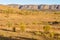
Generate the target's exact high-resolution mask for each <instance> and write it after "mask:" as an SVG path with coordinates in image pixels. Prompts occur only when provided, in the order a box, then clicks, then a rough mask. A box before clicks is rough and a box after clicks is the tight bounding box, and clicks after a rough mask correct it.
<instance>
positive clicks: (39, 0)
mask: <svg viewBox="0 0 60 40" xmlns="http://www.w3.org/2000/svg"><path fill="white" fill-rule="evenodd" d="M0 4H4V5H7V4H21V5H30V4H34V5H40V4H47V5H54V4H57V5H60V0H0Z"/></svg>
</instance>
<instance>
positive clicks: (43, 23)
mask: <svg viewBox="0 0 60 40" xmlns="http://www.w3.org/2000/svg"><path fill="white" fill-rule="evenodd" d="M0 40H60V11H57V10H56V11H55V10H54V11H52V10H21V9H18V8H13V7H9V6H0Z"/></svg>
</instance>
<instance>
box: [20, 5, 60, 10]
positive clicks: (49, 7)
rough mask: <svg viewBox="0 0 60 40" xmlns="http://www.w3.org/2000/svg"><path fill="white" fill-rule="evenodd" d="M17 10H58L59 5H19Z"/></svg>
mask: <svg viewBox="0 0 60 40" xmlns="http://www.w3.org/2000/svg"><path fill="white" fill-rule="evenodd" d="M19 9H34V10H60V5H20V6H19Z"/></svg>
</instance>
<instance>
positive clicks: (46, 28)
mask: <svg viewBox="0 0 60 40" xmlns="http://www.w3.org/2000/svg"><path fill="white" fill-rule="evenodd" d="M50 29H51V27H50V26H49V25H47V26H44V27H43V30H44V32H49V31H50Z"/></svg>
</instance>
